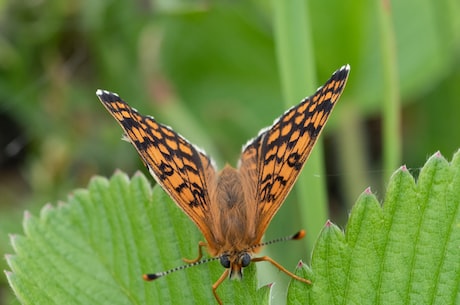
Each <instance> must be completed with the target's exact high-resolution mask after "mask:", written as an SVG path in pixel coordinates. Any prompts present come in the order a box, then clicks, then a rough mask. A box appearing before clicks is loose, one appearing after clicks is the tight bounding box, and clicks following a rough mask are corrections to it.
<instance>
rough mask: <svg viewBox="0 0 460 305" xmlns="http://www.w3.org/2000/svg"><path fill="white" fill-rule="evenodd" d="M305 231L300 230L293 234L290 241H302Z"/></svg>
mask: <svg viewBox="0 0 460 305" xmlns="http://www.w3.org/2000/svg"><path fill="white" fill-rule="evenodd" d="M305 234H306V233H305V230H300V231H299V232H297V233H296V234H294V236H292V239H294V240H298V239H302V238H304V237H305Z"/></svg>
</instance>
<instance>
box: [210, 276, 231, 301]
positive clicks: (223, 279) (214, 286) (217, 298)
mask: <svg viewBox="0 0 460 305" xmlns="http://www.w3.org/2000/svg"><path fill="white" fill-rule="evenodd" d="M229 270H230V269H225V271H224V273H222V275H221V276H220V278H219V279H218V280H217V281H216V282H215V283H214V284H213V285H212V293H213V294H214V297H215V298H216V301H217V303H219V305H222V304H223V303H222V300H221V299H220V298H219V296H218V295H217V292H216V289H217V287H219V285H220V284H222V282H223V281H225V279H226V278H227V277H228V272H229Z"/></svg>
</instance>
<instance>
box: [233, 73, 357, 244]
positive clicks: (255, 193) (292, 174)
mask: <svg viewBox="0 0 460 305" xmlns="http://www.w3.org/2000/svg"><path fill="white" fill-rule="evenodd" d="M349 71H350V67H349V66H348V65H347V66H344V67H342V68H341V69H339V70H337V71H336V72H335V73H334V74H333V75H332V77H331V78H330V79H329V80H328V81H327V82H326V83H325V84H324V85H323V86H322V87H320V88H319V89H318V90H317V91H316V93H315V94H314V95H312V96H310V97H307V98H305V99H304V100H303V101H301V102H300V104H298V105H296V106H294V107H292V108H291V109H289V110H288V111H286V112H285V113H284V114H283V115H282V116H281V117H280V118H278V119H277V120H276V121H275V123H274V124H273V125H272V126H270V127H269V128H266V129H264V130H262V131H261V132H260V133H259V135H258V136H257V137H256V138H255V139H253V140H251V141H249V142H248V144H246V146H245V148H244V149H243V153H242V155H241V158H240V164H239V170H240V172H241V174H242V177H243V179H244V181H245V186H246V188H245V189H246V190H247V193H248V194H249V196H250V197H251V199H252V200H254V201H255V203H254V204H256V205H257V216H256V219H255V222H256V232H255V235H256V237H257V241H256V242H259V241H260V239H261V238H262V235H263V234H264V233H265V230H266V229H267V226H268V224H269V223H270V221H271V219H272V218H273V216H274V215H275V213H276V212H277V211H278V209H279V208H280V207H281V205H282V203H283V202H284V200H285V199H286V196H287V195H288V193H289V191H290V190H291V188H292V186H293V185H294V182H295V181H296V179H297V177H298V175H299V173H300V171H301V169H302V168H303V166H304V164H305V162H306V160H307V159H308V156H309V155H310V152H311V150H312V148H313V146H314V145H315V143H316V140H317V139H318V137H319V135H320V133H321V130H322V128H323V127H324V125H325V124H326V121H327V119H328V117H329V115H330V113H331V111H332V109H333V108H334V105H335V104H336V102H337V101H338V99H339V97H340V95H341V94H342V91H343V89H344V87H345V83H346V81H347V78H348V73H349Z"/></svg>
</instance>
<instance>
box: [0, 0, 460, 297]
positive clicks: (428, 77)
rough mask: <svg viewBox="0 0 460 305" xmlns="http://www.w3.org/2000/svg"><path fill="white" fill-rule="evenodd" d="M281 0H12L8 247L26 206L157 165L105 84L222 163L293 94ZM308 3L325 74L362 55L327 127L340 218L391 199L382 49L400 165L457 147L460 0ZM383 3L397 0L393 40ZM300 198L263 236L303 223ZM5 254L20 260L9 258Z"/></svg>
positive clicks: (3, 17)
mask: <svg viewBox="0 0 460 305" xmlns="http://www.w3.org/2000/svg"><path fill="white" fill-rule="evenodd" d="M273 2H275V0H274V1H272V2H265V1H260V0H259V1H258V0H252V1H200V0H188V1H185V0H183V1H180V0H171V1H167V0H163V1H154V0H152V1H145V0H144V1H143V0H138V1H111V0H99V1H89V0H86V1H85V0H81V1H60V0H24V1H16V0H10V1H1V2H0V130H1V132H0V252H1V253H12V252H13V250H12V249H11V247H10V246H9V241H8V234H9V233H21V221H22V217H23V216H22V215H23V211H24V210H29V211H31V212H32V213H34V214H37V213H38V212H39V210H40V208H41V207H42V206H43V205H45V204H46V203H49V202H50V203H53V204H56V203H57V202H59V200H65V199H66V197H67V194H69V193H70V192H71V191H72V190H73V189H75V188H80V187H85V186H86V185H87V183H88V181H89V179H90V178H91V177H92V176H94V175H103V176H110V175H111V174H112V173H113V171H114V170H115V169H117V168H119V169H122V170H123V171H126V172H128V173H129V174H132V173H134V172H135V171H136V170H143V171H144V172H146V171H145V170H144V167H143V165H142V163H141V161H140V159H139V157H138V156H137V153H136V152H135V150H134V149H133V148H132V147H131V145H129V144H127V143H125V142H122V141H120V135H121V129H120V128H119V127H118V125H117V124H116V122H115V121H114V120H113V119H112V118H111V117H110V115H109V114H108V113H107V112H106V111H105V110H104V108H103V107H102V106H101V105H100V103H99V101H98V100H97V98H96V96H95V91H96V89H98V88H101V89H107V90H110V91H114V92H117V93H119V94H120V95H121V96H122V97H123V98H124V99H125V100H126V101H128V102H129V103H130V104H131V105H132V106H133V107H135V108H137V109H138V110H139V111H140V112H141V113H144V114H151V115H154V116H155V117H156V118H157V119H158V120H159V121H160V122H164V123H165V124H167V125H170V126H172V127H173V128H174V129H175V130H176V131H178V132H180V133H181V134H182V135H184V136H185V137H186V138H187V139H189V140H190V141H191V142H193V143H195V144H197V145H198V146H200V147H202V148H204V149H205V150H206V151H207V152H208V153H209V154H210V155H211V156H213V158H214V159H215V160H216V161H217V163H218V165H219V166H220V167H222V166H223V165H224V164H225V162H229V163H230V164H232V165H236V160H237V158H238V156H239V153H240V150H241V146H242V145H243V144H244V143H246V141H247V140H248V139H250V138H252V137H254V136H255V135H256V134H257V133H258V131H259V130H260V129H261V128H262V127H265V126H267V125H270V124H271V122H272V121H273V119H274V118H276V117H278V116H279V115H280V114H281V113H282V112H283V111H284V110H285V108H286V107H285V106H284V105H285V103H284V102H283V93H282V88H281V82H280V73H279V64H278V62H277V60H278V58H277V53H276V52H277V48H276V47H275V41H274V29H273V18H274V17H273V16H274V12H273V6H272V5H271V4H273ZM307 7H308V14H307V16H309V17H310V18H309V19H308V21H307V23H308V25H309V27H310V31H311V46H310V47H311V49H312V50H313V54H314V60H315V67H312V68H311V69H312V71H314V73H315V75H316V79H317V81H318V83H317V86H319V85H321V84H322V83H323V82H324V81H326V80H327V79H328V78H329V76H330V74H332V72H333V71H334V70H336V69H338V68H339V67H340V66H342V65H343V64H346V63H349V64H350V65H351V67H352V69H351V74H350V78H349V82H348V85H347V88H346V89H345V93H344V95H343V97H342V100H341V101H340V103H339V104H338V106H337V107H336V110H335V112H334V114H333V115H332V118H331V120H330V122H329V123H328V127H327V128H326V132H325V133H324V134H323V136H322V138H323V140H324V141H325V156H326V164H327V166H326V172H325V177H320V178H324V179H327V182H328V184H327V185H328V198H329V212H330V213H329V217H330V219H332V221H333V222H335V223H337V224H339V225H341V226H344V225H345V223H346V217H347V213H348V212H349V210H350V206H351V205H352V204H353V201H354V200H355V198H356V197H357V196H358V195H359V194H360V193H361V192H362V191H363V190H364V189H365V188H366V187H368V186H371V187H372V189H373V190H374V191H376V192H377V193H378V195H379V197H380V198H382V196H383V194H384V190H385V181H386V180H385V179H386V177H388V175H390V174H391V171H390V170H388V169H384V167H383V165H382V164H383V163H382V155H383V153H382V151H383V149H384V148H385V147H391V146H392V145H394V146H395V147H398V143H397V142H399V141H398V139H397V137H396V139H394V141H383V138H382V127H381V126H382V117H383V116H382V111H383V109H384V108H385V107H386V105H387V101H386V96H387V94H386V93H388V92H386V90H387V89H386V86H385V73H386V71H387V70H386V69H388V68H389V64H388V60H386V59H385V50H387V51H388V50H389V52H390V53H391V52H392V53H391V54H393V55H394V60H395V61H394V62H393V63H394V64H393V65H391V66H390V69H391V68H392V69H394V71H396V72H397V74H396V75H397V79H396V81H397V82H396V85H397V86H396V88H397V89H398V90H399V91H398V92H399V97H400V100H401V105H398V109H399V110H400V111H401V119H400V126H396V127H397V128H398V129H397V133H398V134H399V135H400V136H401V137H402V138H401V141H400V143H401V144H402V155H401V156H399V157H398V159H400V160H399V162H398V163H397V165H396V166H399V165H402V164H406V165H407V166H408V168H409V169H410V170H411V172H412V173H413V174H414V175H415V176H416V175H417V172H418V168H419V167H421V166H422V165H423V164H424V162H425V160H426V158H427V157H428V156H429V155H431V154H432V153H434V152H435V151H437V150H439V151H441V153H442V154H443V155H444V156H446V158H450V157H451V156H452V154H453V152H454V151H456V149H457V148H458V147H460V132H459V131H460V130H459V125H460V123H459V122H460V98H459V97H460V65H459V64H460V52H459V51H460V18H458V16H460V3H459V2H458V1H457V0H417V1H415V0H401V1H393V2H391V3H390V2H385V1H384V2H379V1H364V0H361V1H359V0H358V1H353V2H350V1H341V0H328V1H322V0H313V1H308V2H307ZM382 9H383V10H385V9H387V10H389V11H390V12H391V14H390V15H389V18H390V21H391V27H390V29H391V30H392V32H390V34H391V35H393V36H391V35H390V38H391V37H393V38H394V40H391V39H390V42H391V44H389V45H388V40H385V39H384V37H385V32H384V31H382V24H381V20H382ZM292 47H294V48H295V46H292ZM390 64H391V62H390ZM312 93H313V92H308V91H307V90H306V91H305V96H307V95H310V94H312ZM287 103H288V104H295V103H297V101H288V102H287ZM394 169H396V168H392V170H394ZM305 187H306V188H307V191H308V186H305ZM294 200H295V198H289V200H288V201H289V202H288V203H287V204H286V205H284V206H283V208H282V209H281V210H280V212H279V215H277V216H276V217H275V219H274V221H273V223H272V224H271V226H270V228H269V230H268V232H267V234H266V235H267V236H269V237H270V238H274V237H279V236H283V235H288V234H291V233H293V232H295V231H296V230H298V229H299V221H298V220H297V219H296V217H297V215H296V211H295V210H293V208H294V207H295V205H294V204H291V203H290V202H292V201H294ZM309 234H312V235H313V236H316V235H317V234H318V232H309ZM270 238H269V239H270ZM293 243H295V242H293ZM291 248H292V247H291V245H289V248H288V249H291ZM294 248H295V247H294ZM286 249H287V248H286V245H274V246H273V250H272V251H273V253H274V254H273V257H275V258H276V259H277V260H279V261H280V262H281V263H282V264H284V265H285V266H287V267H288V269H291V268H290V266H293V264H295V262H296V260H297V259H298V258H299V256H301V257H302V258H303V259H304V260H307V261H308V259H309V255H308V254H306V252H305V251H304V252H302V254H295V255H292V256H293V257H292V258H286V261H283V257H284V256H288V255H287V252H290V251H291V250H289V251H286ZM283 251H284V252H283ZM277 253H278V254H277ZM0 266H1V267H2V269H8V267H7V266H6V264H5V261H4V260H0ZM30 276H33V274H31V275H30ZM0 283H1V284H2V288H1V289H0V297H1V298H2V300H0V304H15V303H17V302H16V301H15V300H14V297H12V296H11V292H10V291H9V288H8V287H7V283H6V279H5V277H0Z"/></svg>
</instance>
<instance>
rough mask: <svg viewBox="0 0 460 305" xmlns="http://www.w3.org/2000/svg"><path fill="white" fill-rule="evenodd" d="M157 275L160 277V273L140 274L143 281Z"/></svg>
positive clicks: (154, 277)
mask: <svg viewBox="0 0 460 305" xmlns="http://www.w3.org/2000/svg"><path fill="white" fill-rule="evenodd" d="M159 277H161V275H158V274H157V273H150V274H143V275H142V278H143V279H144V281H148V282H150V281H153V280H156V279H157V278H159Z"/></svg>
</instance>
